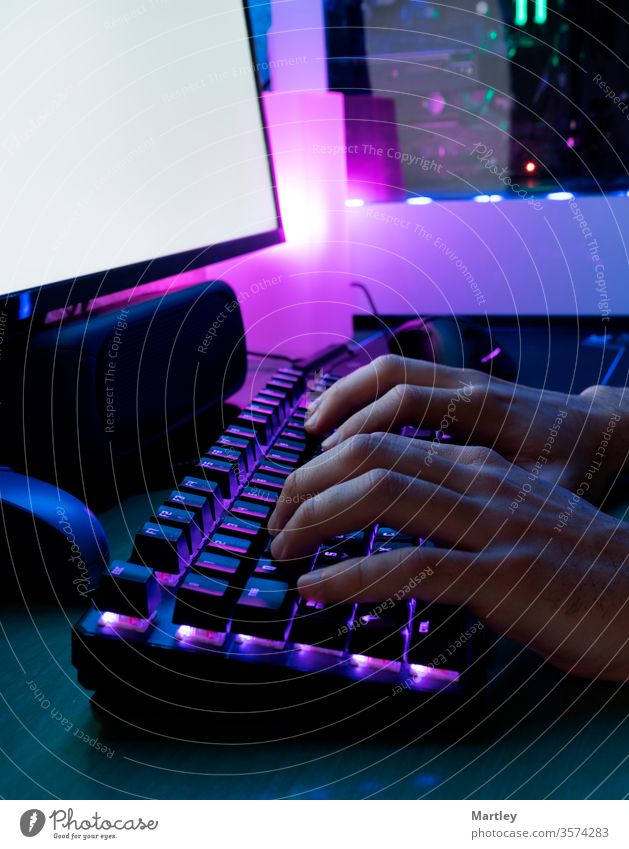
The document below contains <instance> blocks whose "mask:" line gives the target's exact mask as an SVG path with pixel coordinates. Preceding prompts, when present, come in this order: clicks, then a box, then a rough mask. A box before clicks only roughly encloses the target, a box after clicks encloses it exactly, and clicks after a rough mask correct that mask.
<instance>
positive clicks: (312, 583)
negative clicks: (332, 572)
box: [297, 569, 327, 601]
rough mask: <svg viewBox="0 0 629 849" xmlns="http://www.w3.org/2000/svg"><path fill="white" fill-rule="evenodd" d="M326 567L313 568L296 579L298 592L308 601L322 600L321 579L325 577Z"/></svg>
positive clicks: (322, 588) (323, 593)
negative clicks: (312, 570)
mask: <svg viewBox="0 0 629 849" xmlns="http://www.w3.org/2000/svg"><path fill="white" fill-rule="evenodd" d="M326 571H327V570H326V569H315V570H314V572H308V573H307V574H306V575H302V576H301V578H299V580H298V581H297V589H298V590H299V593H300V594H301V595H302V596H303V597H304V598H305V599H308V600H310V601H324V600H325V598H324V597H325V592H324V586H323V580H324V578H325V572H326Z"/></svg>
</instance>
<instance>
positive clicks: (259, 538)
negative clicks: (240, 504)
mask: <svg viewBox="0 0 629 849" xmlns="http://www.w3.org/2000/svg"><path fill="white" fill-rule="evenodd" d="M218 530H219V531H220V532H221V533H224V534H227V535H235V536H238V537H243V538H244V539H246V540H247V541H248V542H249V548H248V549H247V553H248V554H249V556H252V555H253V554H254V553H257V552H260V551H262V549H263V548H264V544H265V541H266V539H267V538H268V534H267V533H266V531H264V530H263V529H262V525H261V524H260V523H259V522H254V521H252V520H251V519H243V518H241V517H240V516H230V515H229V514H226V515H225V516H224V517H223V519H222V520H221V523H220V525H219V527H218Z"/></svg>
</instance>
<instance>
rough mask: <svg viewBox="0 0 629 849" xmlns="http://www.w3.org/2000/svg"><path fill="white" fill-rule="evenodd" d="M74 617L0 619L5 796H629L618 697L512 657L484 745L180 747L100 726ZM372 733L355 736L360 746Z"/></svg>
mask: <svg viewBox="0 0 629 849" xmlns="http://www.w3.org/2000/svg"><path fill="white" fill-rule="evenodd" d="M146 512H147V499H146V496H144V497H137V498H134V499H128V500H127V501H126V502H125V503H124V513H125V521H126V527H127V528H128V529H129V530H132V529H134V528H135V527H137V526H138V525H139V524H140V522H141V520H142V519H143V518H144V516H145V515H146ZM103 522H104V524H105V527H106V530H107V532H108V535H109V538H110V540H111V541H112V543H113V544H112V549H113V550H112V554H113V555H114V556H116V555H117V554H118V553H120V554H123V553H124V549H126V548H127V547H128V542H127V536H128V532H129V531H126V530H125V522H123V520H122V514H121V512H120V509H119V508H117V509H115V510H112V511H109V513H106V514H105V515H104V516H103ZM117 549H120V551H117ZM77 615H78V611H74V610H67V611H65V612H63V611H61V610H60V609H57V610H54V609H51V608H50V607H48V608H46V607H41V608H33V609H31V611H30V614H28V615H27V614H25V613H24V611H21V610H17V609H13V610H11V609H9V610H7V609H3V610H2V611H1V613H0V616H1V626H2V636H1V642H0V693H1V697H2V699H3V702H4V705H3V710H2V719H1V725H0V728H1V731H0V745H1V746H2V749H3V754H4V760H3V762H2V764H1V765H0V794H1V795H2V796H4V797H5V798H54V797H60V798H66V799H68V798H70V799H72V798H76V799H82V798H130V797H154V798H155V797H156V798H170V797H180V798H190V799H196V798H232V797H236V798H276V797H302V798H339V797H340V798H362V797H367V796H374V797H376V798H417V797H429V798H466V797H470V798H478V799H482V798H507V797H515V798H543V797H546V796H549V797H553V798H577V799H579V798H584V797H587V796H592V797H595V798H621V797H624V796H625V794H627V791H628V788H629V764H628V763H627V758H628V755H629V690H628V688H626V687H622V688H621V687H615V686H611V685H601V684H596V685H593V684H590V683H588V682H583V681H578V680H574V679H566V678H564V677H563V676H561V675H558V674H556V673H555V672H553V671H552V670H550V669H548V668H546V667H544V666H543V665H540V664H539V662H538V661H537V660H536V659H535V658H534V657H532V656H531V655H530V654H529V653H527V652H522V651H520V650H518V649H516V648H514V647H513V646H509V645H503V646H499V647H498V648H497V649H496V650H495V656H496V659H497V663H498V665H500V664H504V663H505V662H507V666H508V671H507V672H506V673H504V674H501V675H500V677H499V680H498V681H497V682H496V687H495V691H496V692H495V694H494V696H492V699H494V700H495V701H492V702H491V704H490V706H489V707H488V708H487V710H488V712H489V711H491V709H492V708H491V705H495V704H496V703H497V702H503V703H505V706H504V708H503V710H502V711H501V715H500V716H497V717H496V721H495V722H494V721H493V719H492V721H491V722H490V723H489V726H490V730H489V732H488V733H487V734H486V735H485V736H484V737H483V738H482V739H476V740H470V741H466V740H460V741H458V742H457V739H456V735H454V737H451V738H448V739H441V740H438V739H429V740H428V741H426V740H422V741H421V742H417V743H414V742H413V739H412V738H413V736H414V733H416V734H417V735H419V734H420V733H421V731H422V729H421V728H420V727H418V728H417V730H416V732H414V731H408V732H407V734H406V736H402V737H400V738H398V739H395V740H390V739H389V740H383V739H379V738H373V739H371V740H370V741H369V742H364V743H361V744H357V745H349V746H348V745H347V744H346V742H344V741H343V740H342V739H341V740H339V739H336V740H328V741H314V740H311V741H309V742H307V741H303V740H302V741H290V742H286V743H271V744H264V743H263V744H256V745H221V746H218V745H207V744H199V743H196V744H186V743H178V742H173V741H171V740H169V739H161V740H155V739H146V738H144V739H142V738H139V737H135V738H134V737H133V735H130V734H128V733H127V734H122V733H120V732H114V731H112V730H107V729H105V728H104V727H103V725H102V724H101V722H100V721H99V719H98V718H97V717H96V716H95V714H94V713H93V711H92V709H91V707H90V702H89V697H90V694H89V693H87V692H86V691H84V690H83V689H82V688H81V687H79V686H78V684H77V683H76V678H75V674H74V670H73V667H72V665H71V663H70V639H69V637H70V634H69V631H70V624H71V623H72V622H73V621H74V620H75V618H77ZM527 679H528V680H527ZM30 682H32V684H31V683H30ZM33 687H36V688H37V689H36V690H35V691H33V689H32V688H33ZM213 721H218V720H213ZM182 730H183V732H184V733H183V736H185V729H182ZM375 730H376V729H371V728H368V727H365V729H364V731H365V736H369V735H370V734H371V733H373V731H375ZM90 739H91V740H92V741H93V742H94V741H96V740H97V741H98V746H100V748H99V747H98V746H96V745H90V743H89V741H90ZM105 747H106V748H105Z"/></svg>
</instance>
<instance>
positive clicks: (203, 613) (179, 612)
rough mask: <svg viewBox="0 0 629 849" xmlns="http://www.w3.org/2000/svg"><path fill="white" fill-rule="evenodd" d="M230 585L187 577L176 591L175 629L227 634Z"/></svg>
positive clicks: (209, 579) (214, 580) (219, 580)
mask: <svg viewBox="0 0 629 849" xmlns="http://www.w3.org/2000/svg"><path fill="white" fill-rule="evenodd" d="M228 590H229V585H228V583H227V581H223V580H221V579H220V578H209V577H204V576H203V575H196V574H192V573H191V574H190V575H187V576H186V578H185V580H184V582H183V583H182V584H181V586H180V587H179V589H178V590H177V600H176V602H175V609H174V611H173V624H174V625H191V626H192V627H193V628H203V629H205V630H208V631H219V632H223V631H227V630H228V623H229V619H228V613H229V595H228Z"/></svg>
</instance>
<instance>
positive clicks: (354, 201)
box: [345, 198, 365, 209]
mask: <svg viewBox="0 0 629 849" xmlns="http://www.w3.org/2000/svg"><path fill="white" fill-rule="evenodd" d="M364 205H365V201H364V200H363V199H362V198H347V200H346V201H345V206H348V207H350V209H352V208H354V207H359V206H364Z"/></svg>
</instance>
